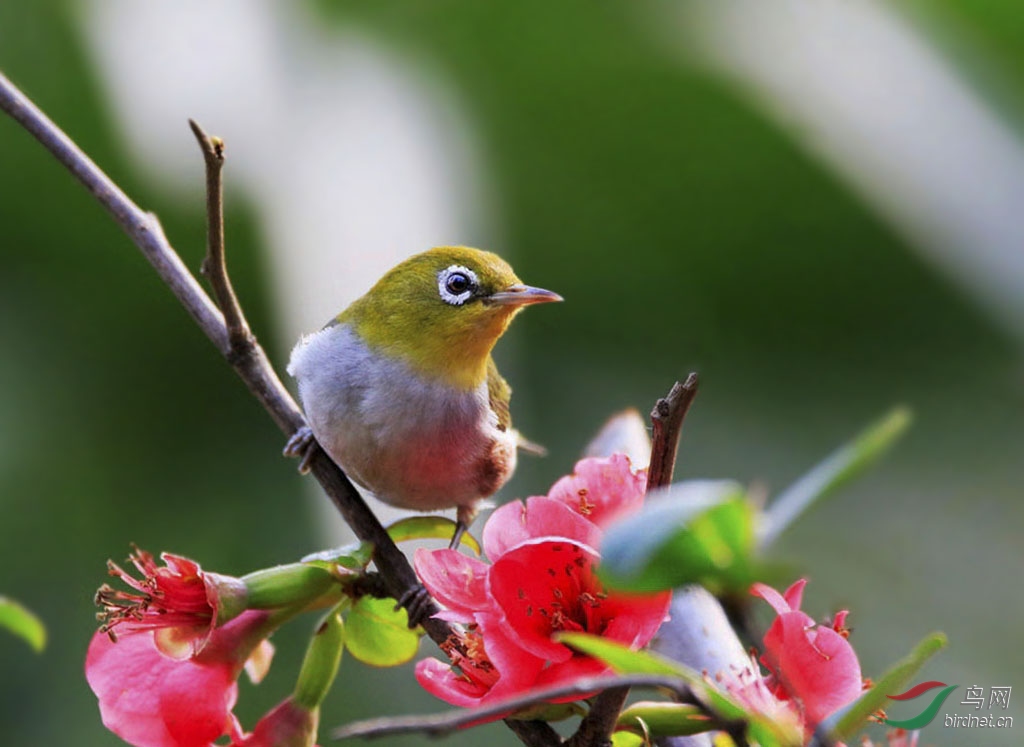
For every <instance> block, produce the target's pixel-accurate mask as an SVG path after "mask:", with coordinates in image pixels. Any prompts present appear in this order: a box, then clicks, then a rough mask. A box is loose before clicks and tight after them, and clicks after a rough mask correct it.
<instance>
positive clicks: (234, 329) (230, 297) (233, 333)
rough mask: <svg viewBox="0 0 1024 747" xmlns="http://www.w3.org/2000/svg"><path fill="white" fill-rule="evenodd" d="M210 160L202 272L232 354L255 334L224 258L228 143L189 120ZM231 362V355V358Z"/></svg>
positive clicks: (207, 160)
mask: <svg viewBox="0 0 1024 747" xmlns="http://www.w3.org/2000/svg"><path fill="white" fill-rule="evenodd" d="M188 125H189V127H191V128H192V134H194V135H195V136H196V141H198V143H199V147H200V149H201V150H202V151H203V158H204V159H205V161H206V220H207V228H206V257H205V258H204V259H203V265H202V270H201V271H202V273H203V275H205V276H206V278H207V279H208V280H209V281H210V285H211V286H212V287H213V296H214V298H216V299H217V305H218V306H219V307H220V310H221V313H222V314H224V322H225V324H226V326H227V328H228V344H229V345H230V347H231V350H232V351H237V350H242V349H244V348H245V347H246V346H247V345H248V344H249V338H250V336H251V333H250V331H249V323H248V322H247V321H246V320H245V315H244V314H243V313H242V307H241V305H240V304H239V303H238V297H237V296H236V295H235V289H234V288H233V287H232V286H231V278H230V277H229V276H228V266H227V261H226V259H225V255H224V187H223V179H222V177H221V173H222V172H223V170H224V141H223V140H221V139H220V138H219V137H210V136H208V135H207V134H206V133H205V132H203V128H202V127H200V126H199V124H198V123H197V122H196V121H195V120H194V119H190V120H189V121H188ZM229 359H230V355H229Z"/></svg>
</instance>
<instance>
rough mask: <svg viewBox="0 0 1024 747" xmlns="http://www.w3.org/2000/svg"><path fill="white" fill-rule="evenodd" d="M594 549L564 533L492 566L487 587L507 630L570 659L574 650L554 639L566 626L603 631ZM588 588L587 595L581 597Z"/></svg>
mask: <svg viewBox="0 0 1024 747" xmlns="http://www.w3.org/2000/svg"><path fill="white" fill-rule="evenodd" d="M597 561H598V554H597V551H595V550H594V549H593V548H591V547H588V546H586V545H583V544H580V543H578V542H570V541H568V540H562V539H561V538H543V539H538V540H531V541H529V542H525V543H523V544H521V545H519V546H518V547H516V548H515V549H513V550H510V551H509V552H507V553H505V554H504V555H502V556H501V557H500V558H498V560H497V561H495V563H494V565H493V566H492V567H491V573H490V576H489V577H488V591H489V592H490V594H491V597H492V598H493V599H494V602H495V603H496V604H497V606H498V608H499V609H500V611H501V614H502V625H503V628H504V630H505V633H506V634H507V635H509V636H510V637H511V638H513V640H515V642H516V644H517V645H519V646H520V647H522V648H523V649H525V650H526V651H528V652H530V653H531V654H533V655H535V656H539V657H541V658H544V659H550V660H551V661H553V662H561V661H566V660H567V659H569V658H571V657H572V655H573V652H572V650H571V649H570V648H569V647H568V646H565V645H564V644H561V643H559V642H557V641H554V640H552V638H551V636H552V634H553V633H556V632H559V631H563V630H573V631H580V630H582V631H585V632H589V633H593V634H595V635H601V634H602V628H603V625H602V623H603V618H602V617H601V612H600V609H599V608H600V605H601V604H602V599H601V598H599V597H598V596H597V595H598V594H600V593H602V590H601V587H600V584H599V583H598V582H597V579H596V577H595V576H594V566H595V565H596V563H597ZM584 593H586V594H587V597H585V598H582V595H583V594H584Z"/></svg>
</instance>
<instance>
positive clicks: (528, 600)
mask: <svg viewBox="0 0 1024 747" xmlns="http://www.w3.org/2000/svg"><path fill="white" fill-rule="evenodd" d="M645 486H646V474H645V473H644V472H642V471H641V472H639V473H634V472H633V471H632V469H631V467H630V463H629V459H628V458H626V457H624V456H622V455H616V456H613V457H611V458H608V459H584V460H582V461H580V462H579V463H578V464H577V465H576V471H575V472H574V473H573V474H572V475H570V476H568V477H564V478H562V479H561V480H559V481H558V482H557V483H555V485H554V486H553V487H552V488H551V491H550V492H549V494H548V495H547V496H538V497H533V498H529V499H528V500H527V501H526V502H525V503H524V502H521V501H516V502H513V503H509V504H506V505H504V506H502V507H501V508H499V509H497V510H496V511H495V512H494V513H493V514H492V515H491V517H490V518H489V519H488V521H487V524H486V525H485V526H484V531H483V546H484V552H485V553H486V555H487V557H488V558H489V559H490V560H491V564H487V563H485V562H483V561H481V560H476V559H474V558H470V557H467V556H465V555H462V554H460V553H458V552H456V551H454V550H435V551H426V550H419V551H417V553H416V556H415V566H416V571H417V573H418V574H419V577H420V579H421V580H422V582H423V584H424V585H425V586H426V587H427V589H428V590H429V591H430V592H431V594H433V595H434V598H435V599H436V600H437V601H438V602H439V603H440V604H442V605H443V606H444V607H445V608H446V609H445V610H444V611H443V612H442V613H441V616H442V617H444V618H445V619H447V620H449V621H451V622H455V623H460V624H462V625H463V626H464V628H465V635H464V636H463V637H462V638H461V639H459V640H457V641H453V642H452V643H451V644H450V645H449V646H447V647H446V653H448V655H449V657H450V659H451V661H450V662H448V663H446V662H441V661H439V660H437V659H427V660H425V661H421V662H420V663H419V664H418V665H417V667H416V678H417V679H418V680H419V682H420V684H421V685H422V686H423V687H424V688H425V689H426V690H428V691H429V692H431V693H433V694H434V695H436V696H437V697H439V698H441V699H442V700H445V701H447V702H449V703H452V704H454V705H461V706H474V705H480V704H483V703H487V702H494V701H496V700H500V699H503V698H507V697H509V696H511V695H514V694H516V693H519V692H522V691H524V690H528V689H532V688H535V687H539V686H547V685H553V684H556V683H559V682H565V681H569V680H572V679H576V678H578V677H581V676H585V675H594V674H599V673H601V672H604V671H607V667H605V666H604V665H603V664H601V663H600V662H598V661H597V660H595V659H592V658H589V657H586V656H584V655H582V654H579V653H576V652H574V651H573V650H572V649H570V648H569V647H567V646H565V645H564V644H562V643H559V642H558V641H557V640H556V639H555V637H554V636H555V634H557V633H559V632H561V631H583V632H587V633H591V634H594V635H600V636H604V637H606V638H609V639H611V640H614V641H618V642H620V643H625V644H627V645H630V646H633V647H636V648H639V647H641V646H644V645H646V644H647V643H648V642H649V641H650V640H651V638H652V637H653V636H654V634H655V632H656V631H657V630H658V628H659V627H660V625H661V623H662V621H663V620H664V619H665V616H666V614H667V611H668V605H669V601H670V598H671V595H670V594H669V593H668V592H663V593H660V594H644V595H635V594H624V593H618V592H609V591H606V590H605V589H604V587H603V586H602V584H601V582H600V581H599V580H598V578H597V576H596V574H595V568H596V566H597V564H598V563H599V562H600V555H599V554H598V551H597V550H596V549H595V548H597V547H598V546H599V544H600V540H601V535H602V532H601V528H602V527H603V526H605V525H607V524H608V523H610V522H611V521H613V520H614V519H615V518H618V517H619V516H622V515H624V514H627V513H630V512H632V511H635V510H637V509H638V508H639V507H640V505H641V504H642V502H643V496H644V490H645Z"/></svg>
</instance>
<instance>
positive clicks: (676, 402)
mask: <svg viewBox="0 0 1024 747" xmlns="http://www.w3.org/2000/svg"><path fill="white" fill-rule="evenodd" d="M698 383H699V382H698V380H697V374H695V373H691V374H690V375H689V376H687V377H686V381H685V382H683V383H682V384H680V383H679V382H678V381H677V382H676V383H675V384H674V385H673V386H672V389H671V390H669V393H668V395H667V396H665V397H663V398H662V399H659V400H658V401H657V402H656V403H655V405H654V409H653V410H651V426H652V429H653V431H654V432H653V437H652V439H651V465H650V467H648V469H647V489H648V490H651V489H653V488H663V487H665V486H666V485H668V484H670V483H671V482H672V473H673V472H674V471H675V467H676V449H677V448H678V446H679V434H680V433H681V431H682V428H683V419H684V418H685V417H686V413H687V411H688V410H689V409H690V405H691V404H693V399H694V397H696V396H697V386H698Z"/></svg>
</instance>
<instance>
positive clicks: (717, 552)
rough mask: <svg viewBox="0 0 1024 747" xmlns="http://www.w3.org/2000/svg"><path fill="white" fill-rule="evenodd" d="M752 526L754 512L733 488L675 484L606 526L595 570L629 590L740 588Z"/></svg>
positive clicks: (747, 568)
mask: <svg viewBox="0 0 1024 747" xmlns="http://www.w3.org/2000/svg"><path fill="white" fill-rule="evenodd" d="M754 523H755V508H754V506H753V504H752V503H751V502H750V500H748V498H747V496H746V493H745V491H744V490H743V488H742V486H740V485H739V484H738V483H736V482H732V481H724V480H723V481H691V482H682V483H677V484H675V485H672V486H670V487H668V488H666V489H665V490H661V491H657V492H656V493H655V494H654V495H653V496H652V497H651V498H650V499H649V500H648V501H647V504H646V505H645V506H644V508H643V509H641V510H640V511H639V512H638V513H636V514H633V515H632V516H629V517H628V518H626V519H625V520H623V521H620V522H617V523H615V524H613V525H612V526H611V527H609V528H608V531H607V532H606V534H605V537H604V540H603V542H602V544H601V564H600V566H599V567H598V573H599V574H600V575H601V578H602V579H603V580H604V581H605V583H607V584H608V585H609V586H613V587H617V588H621V589H626V590H629V591H638V592H651V591H661V590H663V589H670V588H673V587H676V586H682V585H683V584H688V583H700V584H702V585H704V586H706V587H708V588H709V589H710V590H711V591H712V592H716V591H719V592H720V591H726V590H740V589H742V590H746V589H747V588H748V587H749V586H750V584H751V582H752V581H753V580H755V578H754V576H755V568H754V566H755V561H754V557H753V553H754V549H755V547H754Z"/></svg>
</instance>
